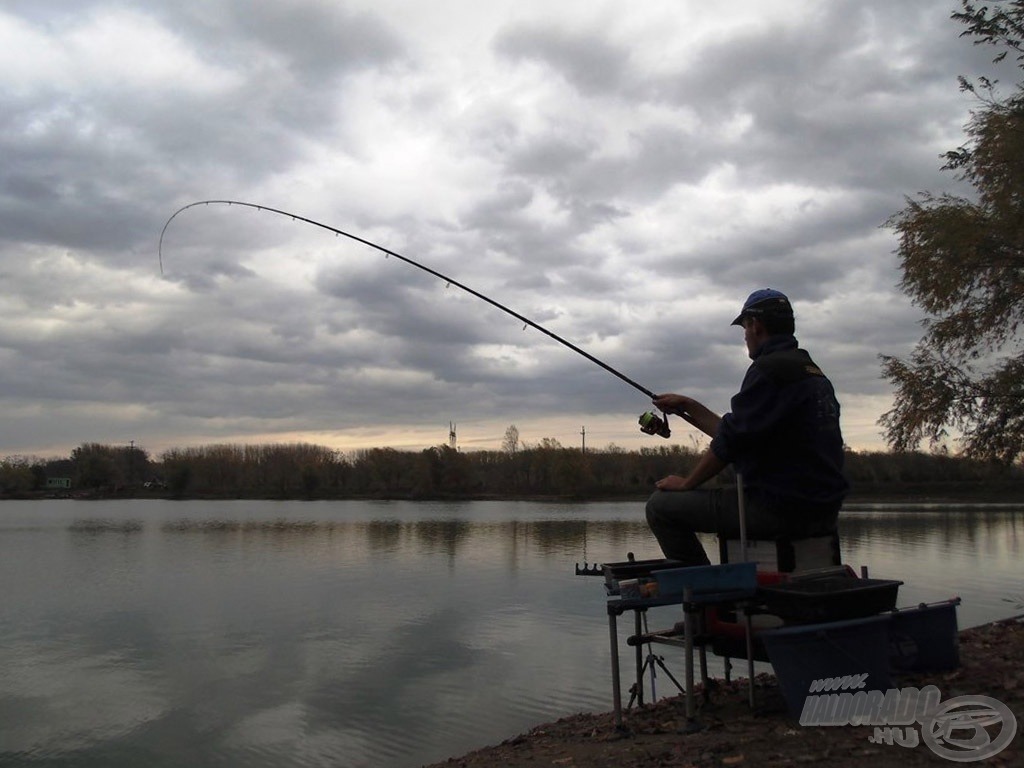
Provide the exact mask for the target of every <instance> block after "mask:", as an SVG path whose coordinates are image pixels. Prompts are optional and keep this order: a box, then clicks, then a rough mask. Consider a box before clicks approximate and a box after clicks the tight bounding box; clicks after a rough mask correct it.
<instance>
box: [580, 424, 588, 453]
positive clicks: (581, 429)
mask: <svg viewBox="0 0 1024 768" xmlns="http://www.w3.org/2000/svg"><path fill="white" fill-rule="evenodd" d="M580 434H581V435H583V453H586V452H587V428H586V427H580Z"/></svg>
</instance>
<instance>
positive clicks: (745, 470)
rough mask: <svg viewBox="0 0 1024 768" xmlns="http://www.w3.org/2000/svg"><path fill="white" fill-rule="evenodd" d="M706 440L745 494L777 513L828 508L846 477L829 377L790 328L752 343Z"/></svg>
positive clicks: (834, 506)
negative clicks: (750, 358) (739, 381)
mask: <svg viewBox="0 0 1024 768" xmlns="http://www.w3.org/2000/svg"><path fill="white" fill-rule="evenodd" d="M731 408H732V410H731V412H730V413H727V414H725V416H723V417H722V422H721V425H720V426H719V429H718V433H717V434H716V435H715V438H714V439H713V440H712V441H711V450H712V451H714V453H715V455H716V456H717V457H718V458H719V459H721V460H722V461H725V462H727V463H731V464H733V465H734V466H735V467H736V471H737V472H740V473H742V475H743V483H744V487H745V489H746V491H747V493H749V494H751V495H752V496H755V497H757V498H758V499H759V500H760V501H761V502H762V503H767V504H769V505H770V506H772V507H774V508H776V509H777V510H778V512H779V513H780V514H783V515H789V514H800V515H804V514H808V513H810V514H813V513H815V512H819V511H820V512H823V513H824V512H835V511H836V510H838V509H839V507H840V505H841V504H842V502H843V498H844V497H845V496H846V492H847V490H848V488H849V484H848V483H847V481H846V478H845V477H844V476H843V436H842V434H841V433H840V430H839V403H838V402H837V401H836V396H835V391H834V390H833V389H832V383H831V382H830V381H829V380H828V379H827V378H826V377H825V374H824V373H822V372H821V369H819V368H818V366H816V365H815V364H814V361H813V360H811V357H810V355H808V354H807V352H806V351H804V350H802V349H800V348H799V347H798V345H797V340H796V339H795V338H794V337H793V336H790V335H783V336H772V337H771V338H770V339H769V340H768V341H767V342H765V344H764V345H763V346H762V347H761V349H759V350H758V351H757V353H756V356H755V358H754V362H753V364H752V365H751V366H750V368H749V369H748V370H747V374H746V376H745V377H744V378H743V386H742V387H741V388H740V391H739V392H738V393H737V394H736V395H735V396H734V397H733V398H732V404H731Z"/></svg>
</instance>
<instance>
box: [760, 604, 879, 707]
mask: <svg viewBox="0 0 1024 768" xmlns="http://www.w3.org/2000/svg"><path fill="white" fill-rule="evenodd" d="M889 618H890V617H889V614H885V615H881V616H868V617H865V618H860V619H849V620H846V621H832V622H828V623H825V624H805V625H799V626H793V627H782V628H781V629H770V630H765V631H763V632H760V633H759V634H758V637H759V638H761V640H763V641H764V646H765V649H766V650H767V651H768V659H769V661H771V663H772V667H773V668H774V669H775V676H776V677H777V678H778V679H779V687H780V688H781V689H782V695H783V698H785V700H786V708H787V709H788V710H789V712H790V714H792V715H794V716H797V717H799V715H800V713H801V711H802V710H803V707H804V702H805V700H806V699H807V697H808V696H809V695H812V693H813V692H812V690H811V688H812V683H814V682H815V681H824V680H828V679H838V678H843V677H846V676H848V675H849V676H853V675H865V674H866V675H867V677H866V678H864V680H863V682H864V684H863V686H861V687H860V688H859V689H858V690H866V691H867V690H879V691H884V690H886V689H888V688H889V687H890V685H891V678H890V677H889ZM816 687H817V688H820V687H821V686H820V685H819V686H816Z"/></svg>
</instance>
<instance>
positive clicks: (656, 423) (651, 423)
mask: <svg viewBox="0 0 1024 768" xmlns="http://www.w3.org/2000/svg"><path fill="white" fill-rule="evenodd" d="M200 205H227V206H234V205H237V206H241V207H243V208H253V209H255V210H257V211H266V212H267V213H274V214H277V215H279V216H285V217H287V218H290V219H291V220H292V221H301V222H304V223H306V224H312V225H313V226H314V227H320V229H326V230H327V231H328V232H333V233H334V234H335V235H341V236H342V237H347V238H348V239H349V240H354V241H355V242H357V243H362V244H363V245H366V246H369V247H370V248H373V249H375V250H377V251H380V252H381V253H383V254H384V256H385V257H389V256H394V257H395V258H396V259H398V260H399V261H402V262H404V263H406V264H408V265H409V266H411V267H416V269H419V270H422V271H423V272H426V273H427V274H428V275H433V276H434V277H436V278H438V279H439V280H442V281H444V282H445V283H447V284H448V285H449V286H452V285H454V286H455V287H456V288H461V289H462V290H463V291H465V292H466V293H468V294H470V295H471V296H475V297H476V298H478V299H480V300H481V301H486V302H487V303H488V304H490V305H491V306H492V307H496V308H497V309H500V310H501V311H502V312H504V313H506V314H508V315H511V316H512V317H514V318H515V319H516V320H518V321H519V322H521V323H523V324H524V325H523V330H526V328H527V326H529V327H530V328H535V329H536V330H538V331H540V332H541V333H543V334H544V335H545V336H548V337H549V338H552V339H554V340H555V341H557V342H558V343H559V344H561V345H562V346H564V347H568V348H569V349H571V350H572V351H573V352H575V353H576V354H578V355H582V356H583V357H585V358H586V359H587V360H589V361H590V362H592V363H594V364H595V365H598V366H600V367H601V368H604V370H606V371H608V373H610V374H612V375H613V376H616V377H618V378H619V379H621V380H622V381H624V382H625V383H626V384H628V385H629V386H631V387H633V388H634V389H636V390H638V391H640V392H642V393H643V394H645V395H647V397H649V398H651V399H652V400H653V399H654V397H655V394H654V393H653V392H652V391H651V390H649V389H647V387H644V386H641V385H640V384H637V383H636V382H635V381H633V379H631V378H629V377H628V376H626V375H625V374H624V373H621V372H620V371H617V370H615V369H614V368H612V367H611V366H610V365H608V364H607V363H605V362H604V361H602V360H598V359H597V358H596V357H594V356H593V355H592V354H590V353H589V352H587V351H585V350H583V349H580V348H579V347H578V346H576V345H575V344H573V343H572V342H571V341H567V340H566V339H563V338H562V337H561V336H559V335H558V334H557V333H555V332H554V331H550V330H548V329H547V328H545V327H544V326H542V325H540V324H539V323H535V322H534V321H533V320H531V319H530V318H528V317H525V316H523V315H521V314H519V313H518V312H516V311H515V310H514V309H510V308H509V307H506V306H505V305H504V304H502V303H500V302H498V301H495V300H494V299H492V298H491V297H489V296H485V295H484V294H482V293H480V292H479V291H476V290H474V289H472V288H470V287H469V286H468V285H464V284H463V283H460V282H459V281H458V280H456V279H455V278H453V277H448V275H445V274H442V273H441V272H438V271H437V270H436V269H431V268H430V267H428V266H426V265H425V264H420V263H419V262H418V261H414V260H413V259H410V258H409V257H407V256H403V255H402V254H400V253H396V252H395V251H392V250H391V249H390V248H385V247H384V246H382V245H378V244H377V243H374V242H371V241H370V240H367V239H366V238H363V237H359V235H354V234H352V233H351V232H346V231H344V230H341V229H338V228H337V227H332V226H330V225H329V224H324V223H322V222H319V221H315V220H313V219H310V218H307V217H305V216H300V215H299V214H297V213H290V212H289V211H283V210H281V209H279V208H271V207H270V206H266V205H257V204H256V203H246V202H242V201H239V200H198V201H196V202H194V203H189V204H188V205H184V206H182V207H181V208H179V209H178V210H176V211H175V212H174V213H172V214H171V217H170V218H169V219H167V221H166V222H165V223H164V228H163V229H162V230H160V242H159V244H158V246H157V256H158V258H159V261H160V274H161V275H162V274H163V273H164V255H163V249H164V235H165V234H167V228H168V227H169V226H170V225H171V222H172V221H174V219H175V218H177V217H178V215H179V214H181V213H183V212H185V211H187V210H188V209H189V208H195V207H197V206H200ZM683 418H686V417H685V416H683ZM666 420H667V416H666ZM687 420H688V419H687ZM640 429H641V431H643V432H646V433H648V434H659V435H662V437H668V425H667V423H666V422H665V421H663V420H662V419H660V418H659V417H658V416H657V415H655V414H653V413H650V412H648V413H645V414H643V416H641V417H640Z"/></svg>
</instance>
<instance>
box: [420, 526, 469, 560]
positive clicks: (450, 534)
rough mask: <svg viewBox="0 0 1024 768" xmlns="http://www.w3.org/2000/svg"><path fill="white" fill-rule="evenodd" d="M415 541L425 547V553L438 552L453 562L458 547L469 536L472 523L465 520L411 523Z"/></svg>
mask: <svg viewBox="0 0 1024 768" xmlns="http://www.w3.org/2000/svg"><path fill="white" fill-rule="evenodd" d="M412 526H413V535H414V537H415V539H416V540H417V541H418V542H420V543H422V544H426V545H427V551H429V552H435V551H437V550H440V551H442V552H444V553H445V554H446V555H448V558H449V560H454V559H455V555H456V554H457V553H458V550H459V546H460V545H461V544H463V543H464V542H465V541H466V540H467V539H468V538H469V536H470V533H471V532H472V530H473V523H471V522H469V521H467V520H421V521H418V522H416V523H412Z"/></svg>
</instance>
